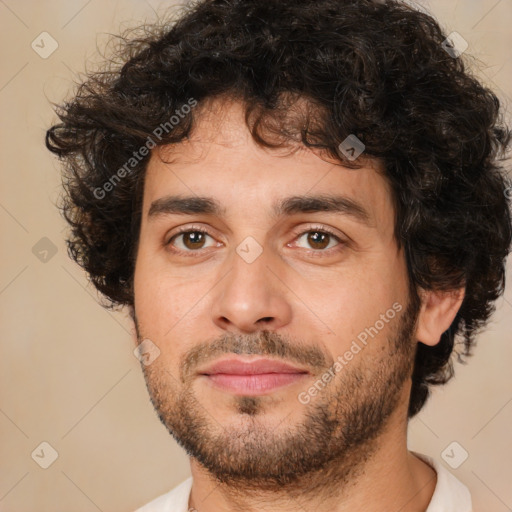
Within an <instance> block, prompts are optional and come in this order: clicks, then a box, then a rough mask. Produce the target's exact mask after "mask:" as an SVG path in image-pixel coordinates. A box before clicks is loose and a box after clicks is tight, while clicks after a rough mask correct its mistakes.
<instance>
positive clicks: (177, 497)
mask: <svg viewBox="0 0 512 512" xmlns="http://www.w3.org/2000/svg"><path fill="white" fill-rule="evenodd" d="M191 489H192V477H189V478H187V479H186V480H184V481H183V482H181V484H179V485H177V486H176V487H175V488H174V489H172V490H170V491H169V492H167V493H165V494H162V495H161V496H158V498H155V499H154V500H152V501H150V502H149V503H146V505H143V506H142V507H140V508H138V509H137V510H136V511H135V512H188V500H189V496H190V490H191Z"/></svg>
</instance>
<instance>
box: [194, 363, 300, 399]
mask: <svg viewBox="0 0 512 512" xmlns="http://www.w3.org/2000/svg"><path fill="white" fill-rule="evenodd" d="M198 375H199V376H200V377H201V378H204V379H206V380H207V382H208V383H209V384H210V385H212V386H213V387H215V388H217V389H219V390H221V391H225V392H229V393H234V394H239V395H249V396H254V395H261V394H265V393H270V392H272V391H274V390H276V389H278V388H281V387H283V386H287V385H290V384H293V383H296V382H298V381H300V380H303V379H304V378H305V377H307V376H308V375H310V373H309V372H308V371H307V370H306V369H304V368H299V367H296V366H294V365H291V364H289V363H285V362H283V361H278V360H275V359H257V360H254V359H252V360H244V359H240V358H229V359H223V360H220V361H217V362H216V363H214V364H213V365H211V366H209V367H207V368H205V369H202V370H200V371H199V372H198Z"/></svg>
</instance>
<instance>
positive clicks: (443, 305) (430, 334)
mask: <svg viewBox="0 0 512 512" xmlns="http://www.w3.org/2000/svg"><path fill="white" fill-rule="evenodd" d="M464 292H465V289H464V288H460V289H457V290H451V291H432V290H422V291H421V292H420V296H421V302H422V304H421V309H420V312H419V316H418V324H417V328H416V339H417V340H418V341H420V342H421V343H424V344H425V345H430V346H434V345H436V344H437V343H439V340H440V339H441V335H442V334H443V332H445V331H446V330H448V328H449V327H450V325H451V324H452V322H453V320H454V319H455V316H456V315H457V312H458V311H459V309H460V307H461V305H462V301H463V300H464Z"/></svg>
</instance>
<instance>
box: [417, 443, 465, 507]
mask: <svg viewBox="0 0 512 512" xmlns="http://www.w3.org/2000/svg"><path fill="white" fill-rule="evenodd" d="M413 453H414V455H416V456H417V457H419V458H420V459H421V460H423V461H424V462H426V463H427V464H428V465H429V466H431V467H432V468H433V469H434V470H435V472H436V473H437V483H436V488H435V490H434V494H433V495H432V499H431V500H430V504H429V506H428V508H427V510H426V511H425V512H472V510H473V506H472V502H471V494H470V492H469V489H468V488H467V487H466V486H465V485H464V484H463V483H462V482H461V481H460V480H459V479H458V478H457V477H455V476H454V475H453V474H452V473H450V471H448V470H447V469H446V468H445V467H444V466H443V465H442V464H441V463H440V462H438V461H437V460H435V459H433V458H432V457H429V456H428V455H423V454H421V453H418V452H413Z"/></svg>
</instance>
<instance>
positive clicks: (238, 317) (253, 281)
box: [212, 250, 292, 334]
mask: <svg viewBox="0 0 512 512" xmlns="http://www.w3.org/2000/svg"><path fill="white" fill-rule="evenodd" d="M277 263H278V262H276V259H275V258H272V255H271V254H270V253H269V251H268V250H263V252H262V253H261V254H260V255H259V256H258V257H257V258H256V259H255V260H254V261H252V262H251V263H249V262H247V261H245V260H244V259H243V258H242V257H241V256H240V255H239V254H238V253H237V252H236V251H233V253H232V254H231V255H230V257H229V258H228V260H226V267H227V268H229V269H230V270H229V272H227V274H226V275H225V277H224V278H223V279H222V280H221V281H220V282H219V284H218V285H217V286H216V287H215V288H214V290H215V292H214V295H213V297H212V301H213V306H212V314H213V322H214V323H215V324H216V325H217V326H218V327H220V328H222V329H224V330H227V331H230V332H234V333H243V334H247V333H251V332H254V331H258V330H264V329H268V330H277V329H279V328H281V327H283V326H285V325H286V324H288V323H289V322H290V320H291V317H292V307H291V304H290V302H289V297H290V291H289V290H288V289H287V287H286V285H285V284H284V282H283V280H282V279H283V278H282V276H281V275H279V274H280V273H279V269H278V268H277ZM224 273H225V272H224ZM281 274H282V272H281ZM278 276H279V277H278Z"/></svg>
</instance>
